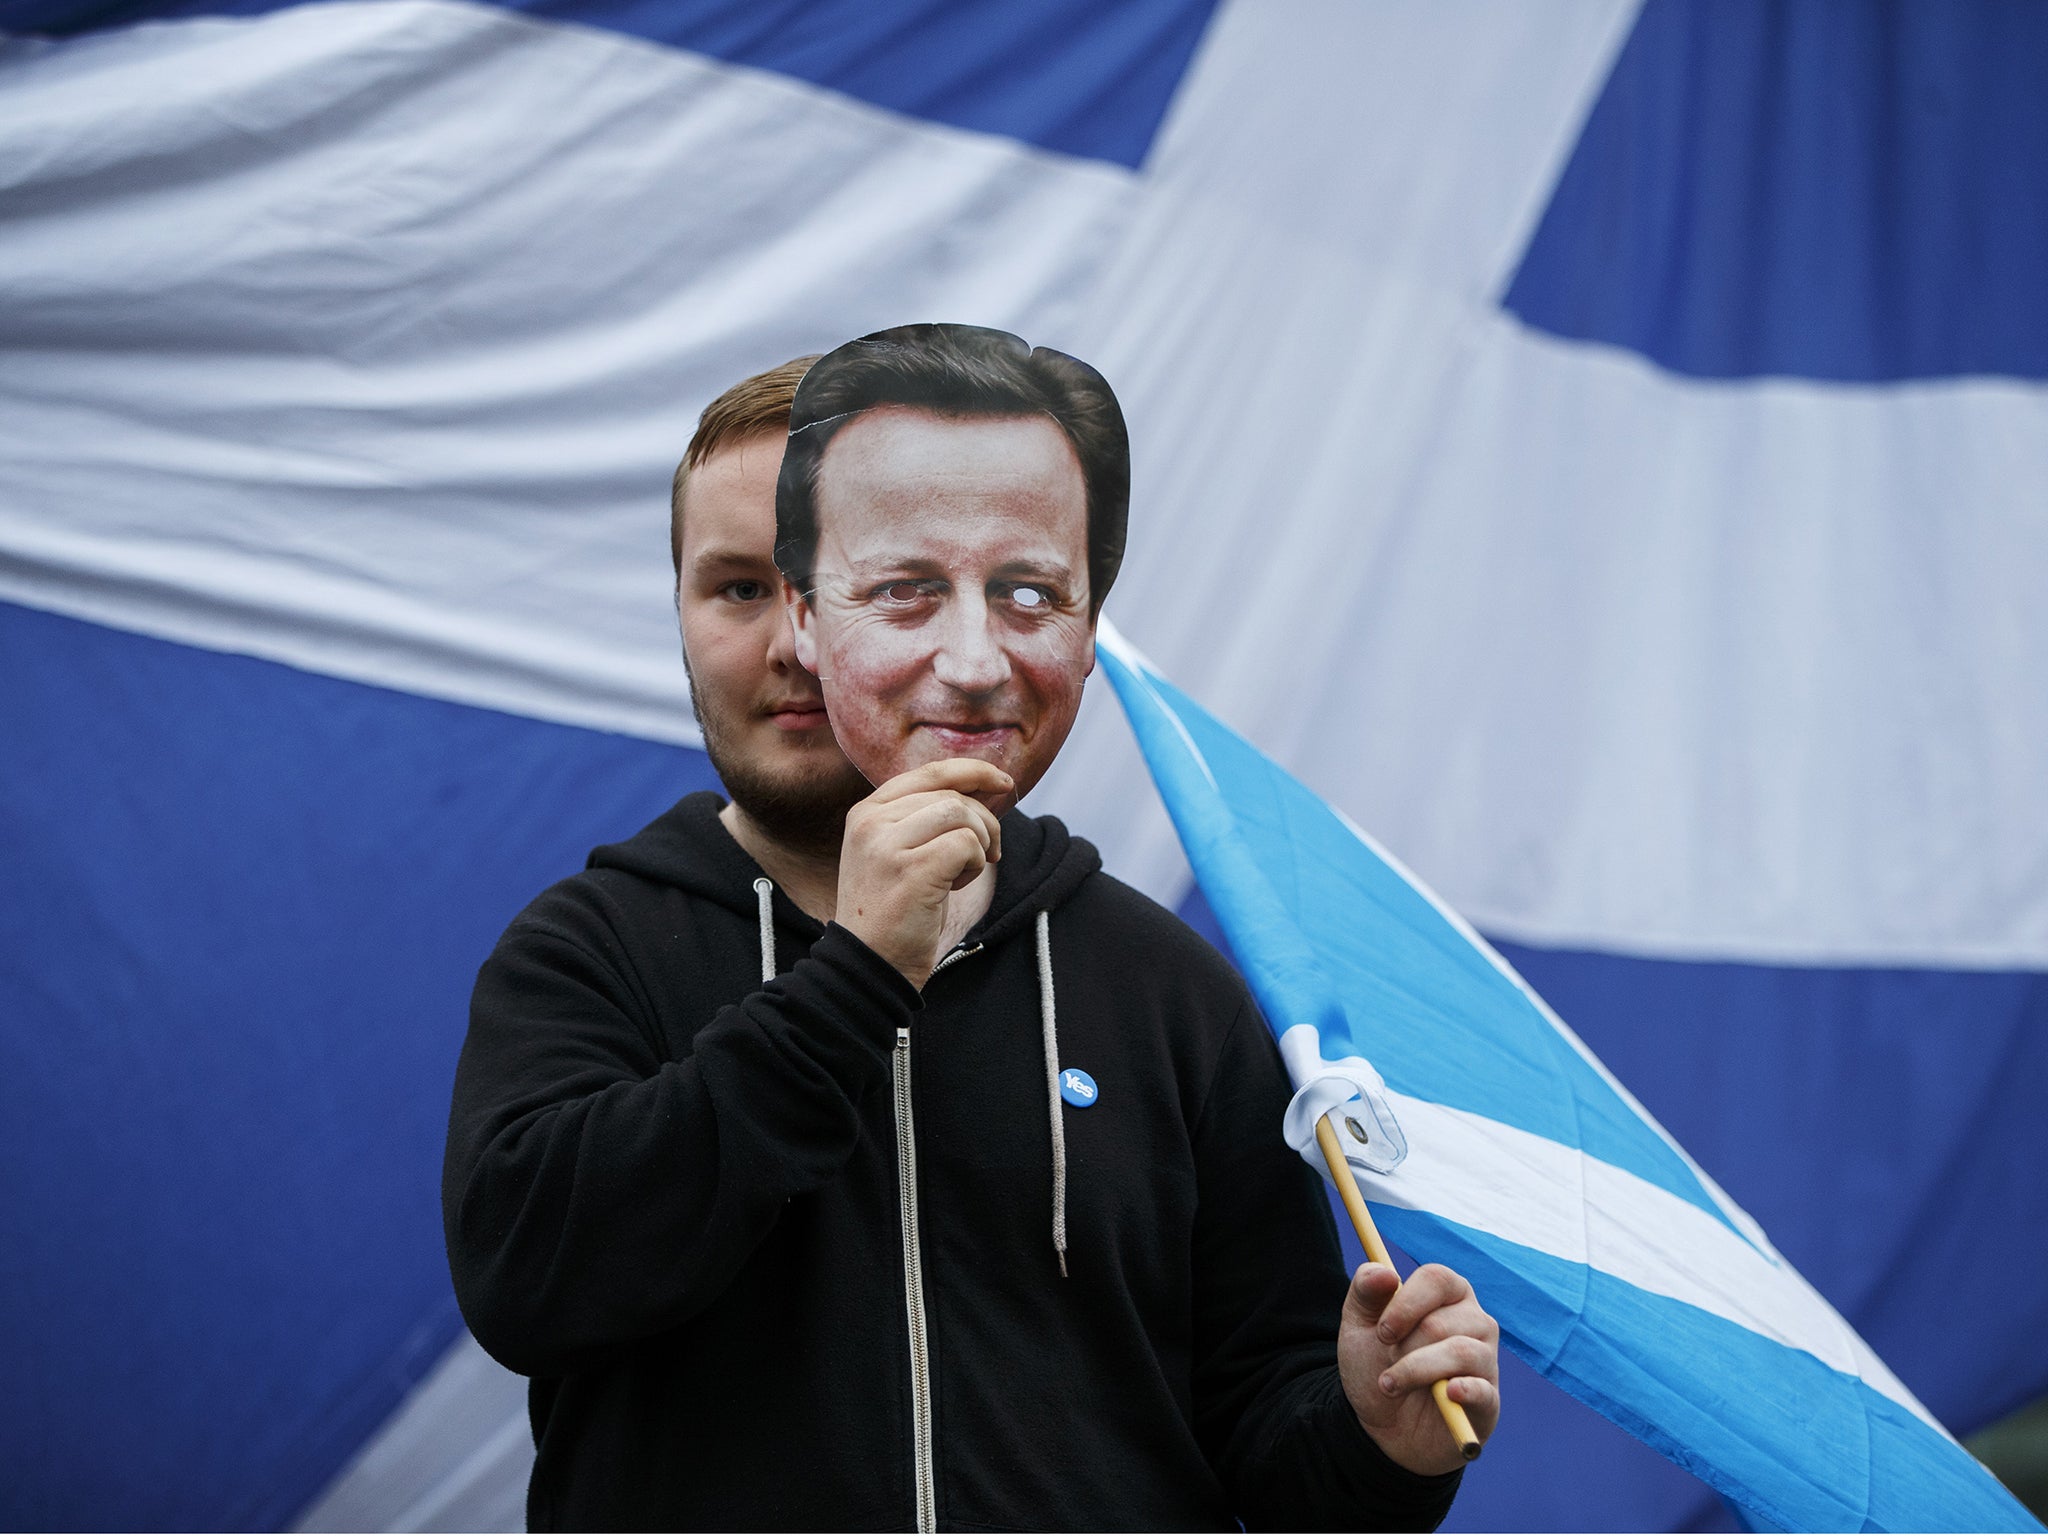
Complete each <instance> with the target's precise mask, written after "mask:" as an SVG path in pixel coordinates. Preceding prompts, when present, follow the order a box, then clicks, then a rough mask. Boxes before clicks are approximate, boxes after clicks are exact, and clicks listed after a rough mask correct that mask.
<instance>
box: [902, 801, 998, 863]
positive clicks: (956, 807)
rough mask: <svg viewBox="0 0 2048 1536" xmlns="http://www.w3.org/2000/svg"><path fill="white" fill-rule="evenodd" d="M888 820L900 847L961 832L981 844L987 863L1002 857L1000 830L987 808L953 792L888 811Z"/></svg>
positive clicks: (904, 802)
mask: <svg viewBox="0 0 2048 1536" xmlns="http://www.w3.org/2000/svg"><path fill="white" fill-rule="evenodd" d="M890 815H891V820H892V822H893V824H894V826H895V828H896V834H897V836H899V837H900V838H901V839H902V840H903V841H902V843H901V844H900V846H902V847H905V848H917V847H920V846H921V845H923V844H925V843H928V842H930V841H931V840H932V839H934V838H936V837H942V836H944V835H945V834H946V833H948V832H952V831H955V830H958V829H961V828H965V829H967V830H969V831H972V832H973V833H974V834H975V836H976V837H978V838H979V839H980V840H981V847H982V852H983V853H984V854H986V855H987V856H988V858H989V860H990V862H994V861H995V860H998V859H1000V858H1001V857H1002V852H1003V828H1002V823H1001V822H999V821H997V820H996V818H995V816H994V814H993V813H992V812H991V811H990V810H989V808H988V807H987V806H985V805H983V804H982V803H981V802H980V801H979V800H970V799H968V798H967V797H966V796H965V795H962V794H958V793H956V792H955V791H953V790H949V789H948V790H932V791H929V792H927V793H925V794H921V795H916V796H913V797H911V798H909V799H906V800H899V801H897V802H896V804H895V805H894V806H893V807H891V812H890Z"/></svg>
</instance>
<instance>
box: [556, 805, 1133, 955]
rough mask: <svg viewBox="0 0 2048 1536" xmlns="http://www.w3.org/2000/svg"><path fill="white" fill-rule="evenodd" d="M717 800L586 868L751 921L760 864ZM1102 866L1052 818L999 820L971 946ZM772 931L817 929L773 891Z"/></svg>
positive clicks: (1019, 925) (689, 809)
mask: <svg viewBox="0 0 2048 1536" xmlns="http://www.w3.org/2000/svg"><path fill="white" fill-rule="evenodd" d="M724 805H725V800H724V799H723V797H721V796H719V795H716V794H714V793H712V792H711V791H710V790H703V791H700V792H699V793H697V794H694V795H686V796H685V797H684V798H682V799H681V800H678V801H677V802H676V803H675V804H674V805H672V806H670V807H669V809H668V810H666V811H664V812H663V813H662V814H661V815H660V816H658V817H656V818H655V819H654V820H653V821H651V822H649V823H648V824H647V825H646V826H645V827H643V828H641V829H640V831H639V832H637V833H635V834H634V835H633V836H632V837H630V838H628V839H626V841H624V842H623V843H606V844H605V845H604V846H603V847H601V848H594V849H592V850H591V854H590V858H589V860H588V861H587V864H586V867H587V868H590V869H618V870H624V871H625V872H626V873H628V874H633V875H638V876H640V877H641V878H642V879H645V880H654V881H658V882H660V883H661V884H663V885H673V886H676V887H678V888H679V889H681V890H685V891H688V892H689V893H690V894H691V895H693V896H701V897H703V898H704V899H705V900H707V901H715V902H717V903H718V904H719V905H720V906H724V907H730V908H731V909H732V910H733V911H735V912H739V913H742V914H744V915H746V916H749V917H751V916H753V915H754V910H755V902H756V898H755V894H754V881H755V880H756V879H758V878H760V876H761V867H760V865H758V864H756V863H755V862H754V861H753V859H752V858H751V857H749V856H748V854H747V851H746V850H745V849H744V848H742V847H740V845H739V844H738V843H737V842H735V841H734V840H733V836H732V834H731V833H730V832H728V831H726V829H725V824H724V823H723V822H721V821H720V820H719V819H718V813H719V811H720V810H721V809H722V808H723V807H724ZM1101 867H1102V856H1101V855H1100V854H1099V853H1097V852H1096V851H1095V845H1094V844H1093V843H1091V842H1089V841H1088V840H1087V839H1086V838H1081V837H1075V836H1074V835H1073V834H1072V833H1070V832H1069V831H1067V829H1066V827H1065V825H1064V824H1062V823H1061V821H1060V819H1059V818H1058V817H1057V816H1027V815H1025V814H1024V813H1023V812H1022V811H1016V810H1013V811H1011V812H1009V814H1007V815H1006V816H1004V817H1003V857H1002V862H1001V863H999V864H997V865H996V890H995V896H994V897H993V899H991V901H990V902H989V909H988V911H987V913H986V914H984V915H983V917H982V919H981V921H980V922H978V923H976V924H975V925H974V929H973V931H972V932H971V933H969V934H968V935H967V938H966V942H968V943H971V944H999V943H1001V942H1002V941H1003V940H1005V939H1007V938H1009V937H1010V936H1011V935H1012V934H1015V933H1020V932H1022V931H1023V930H1025V929H1026V928H1029V927H1030V926H1031V923H1032V920H1033V918H1034V916H1035V915H1036V914H1037V913H1039V912H1050V911H1052V910H1053V909H1054V908H1055V907H1057V906H1058V905H1059V904H1060V903H1061V902H1063V901H1065V900H1066V899H1067V898H1068V897H1069V896H1071V895H1072V894H1073V893H1074V892H1075V891H1076V890H1078V889H1079V888H1080V885H1081V882H1082V881H1084V880H1086V879H1087V878H1088V877H1089V876H1090V875H1092V874H1094V873H1095V872H1096V871H1097V870H1098V869H1100V868H1101ZM775 921H776V925H777V926H778V927H786V928H788V929H790V930H791V931H792V932H798V933H804V934H808V935H810V936H812V937H816V935H817V934H819V933H820V932H822V931H823V926H822V925H821V924H820V923H819V922H818V921H817V920H816V919H815V918H813V917H811V916H810V915H809V914H808V913H805V912H803V911H802V910H800V909H799V908H798V907H797V905H796V904H795V903H794V902H792V901H790V900H789V899H788V897H786V896H784V895H783V894H782V892H781V891H780V890H779V889H778V890H777V891H776V893H775Z"/></svg>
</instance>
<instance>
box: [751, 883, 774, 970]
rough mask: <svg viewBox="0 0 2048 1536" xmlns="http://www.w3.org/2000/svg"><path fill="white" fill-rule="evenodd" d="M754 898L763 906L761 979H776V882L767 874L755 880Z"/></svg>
mask: <svg viewBox="0 0 2048 1536" xmlns="http://www.w3.org/2000/svg"><path fill="white" fill-rule="evenodd" d="M754 899H755V900H756V901H757V902H758V903H760V907H761V981H762V984H763V985H764V986H765V985H766V984H767V983H769V982H771V981H773V980H774V979H775V882H774V881H773V880H770V879H769V878H768V877H767V876H766V875H762V876H761V877H760V878H758V879H757V880H755V881H754Z"/></svg>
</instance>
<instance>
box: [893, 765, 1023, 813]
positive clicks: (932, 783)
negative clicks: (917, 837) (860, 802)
mask: <svg viewBox="0 0 2048 1536" xmlns="http://www.w3.org/2000/svg"><path fill="white" fill-rule="evenodd" d="M1015 787H1016V780H1014V779H1012V778H1011V777H1010V776H1009V775H1008V774H1007V773H1005V772H1003V770H1002V769H1000V768H998V767H997V766H996V765H995V764H994V763H984V762H983V761H982V760H981V759H980V758H977V757H948V758H943V759H941V760H940V761H938V762H936V763H926V764H925V765H924V766H923V767H922V768H913V769H911V770H910V771H909V772H908V773H899V774H897V775H896V777H895V778H893V779H890V780H889V781H888V782H887V783H885V784H883V785H881V786H880V787H879V788H877V789H876V790H875V792H874V793H873V794H872V795H869V796H868V800H869V802H870V803H871V804H875V805H883V804H886V803H888V802H889V801H891V800H902V799H905V798H907V797H908V796H911V795H920V794H925V793H928V792H929V791H931V790H935V789H950V790H952V791H953V792H954V793H955V794H961V795H1002V794H1008V793H1009V792H1010V790H1012V789H1014V788H1015Z"/></svg>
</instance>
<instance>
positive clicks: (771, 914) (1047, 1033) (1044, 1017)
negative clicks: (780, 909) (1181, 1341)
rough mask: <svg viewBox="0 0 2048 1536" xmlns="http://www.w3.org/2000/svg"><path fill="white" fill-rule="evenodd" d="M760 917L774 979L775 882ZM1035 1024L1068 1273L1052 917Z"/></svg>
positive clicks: (766, 891)
mask: <svg viewBox="0 0 2048 1536" xmlns="http://www.w3.org/2000/svg"><path fill="white" fill-rule="evenodd" d="M754 899H755V901H756V902H757V903H758V904H759V910H760V914H761V981H762V983H763V984H764V985H765V984H766V983H768V982H771V981H773V980H774V979H775V883H774V882H773V881H772V880H770V879H769V878H768V877H767V876H766V875H763V876H761V877H760V878H759V879H757V880H755V882H754ZM1038 1022H1039V1026H1040V1028H1041V1030H1042V1031H1043V1033H1044V1040H1045V1094H1046V1104H1047V1109H1048V1111H1049V1113H1050V1114H1051V1116H1052V1251H1053V1253H1054V1255H1055V1256H1056V1257H1057V1258H1058V1259H1059V1261H1060V1274H1061V1276H1062V1277H1064V1276H1065V1275H1066V1273H1067V1127H1066V1117H1065V1116H1064V1115H1062V1114H1061V1113H1060V1037H1059V1028H1058V1024H1057V1020H1056V1016H1055V1014H1054V1011H1053V1002H1052V914H1051V913H1050V912H1046V911H1040V912H1039V914H1038Z"/></svg>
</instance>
